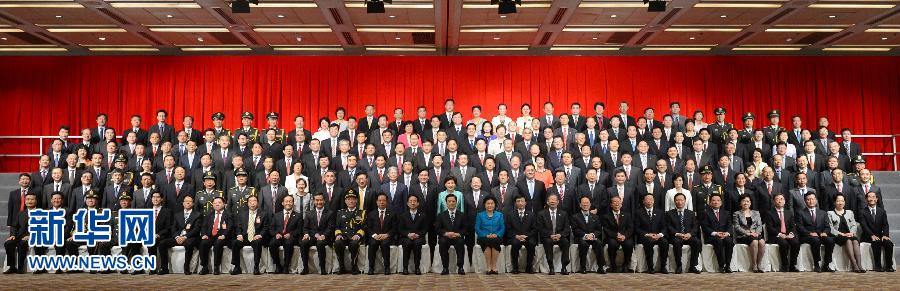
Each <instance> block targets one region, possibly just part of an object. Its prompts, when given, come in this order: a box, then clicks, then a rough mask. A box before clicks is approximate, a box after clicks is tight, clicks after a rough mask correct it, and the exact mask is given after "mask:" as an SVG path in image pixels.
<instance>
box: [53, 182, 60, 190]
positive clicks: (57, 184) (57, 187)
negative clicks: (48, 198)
mask: <svg viewBox="0 0 900 291" xmlns="http://www.w3.org/2000/svg"><path fill="white" fill-rule="evenodd" d="M54 184H55V185H56V190H54V191H56V192H59V183H54Z"/></svg>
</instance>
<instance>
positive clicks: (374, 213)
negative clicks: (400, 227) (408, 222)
mask: <svg viewBox="0 0 900 291" xmlns="http://www.w3.org/2000/svg"><path fill="white" fill-rule="evenodd" d="M397 213H400V214H399V215H404V214H406V215H405V216H406V217H407V218H409V212H408V211H401V212H397ZM398 220H399V217H398V214H395V213H394V212H393V211H391V209H390V208H387V209H385V211H384V223H382V222H381V221H380V219H379V217H378V208H375V209H370V210H367V211H366V237H367V238H368V239H369V241H370V242H371V241H373V240H374V239H372V235H374V234H387V235H388V241H392V240H393V239H394V237H395V236H396V235H397V225H396V224H397V221H398Z"/></svg>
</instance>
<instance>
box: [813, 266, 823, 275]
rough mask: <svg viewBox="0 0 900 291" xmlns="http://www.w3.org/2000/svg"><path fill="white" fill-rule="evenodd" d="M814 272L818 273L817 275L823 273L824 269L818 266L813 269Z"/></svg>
mask: <svg viewBox="0 0 900 291" xmlns="http://www.w3.org/2000/svg"><path fill="white" fill-rule="evenodd" d="M813 272H816V273H822V269H821V268H819V266H818V265H817V266H814V267H813Z"/></svg>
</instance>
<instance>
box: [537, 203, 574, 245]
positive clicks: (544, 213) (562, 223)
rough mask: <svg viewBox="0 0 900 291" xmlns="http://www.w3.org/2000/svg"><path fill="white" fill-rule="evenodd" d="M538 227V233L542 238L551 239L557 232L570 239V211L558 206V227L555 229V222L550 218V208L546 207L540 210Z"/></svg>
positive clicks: (563, 237)
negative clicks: (567, 211)
mask: <svg viewBox="0 0 900 291" xmlns="http://www.w3.org/2000/svg"><path fill="white" fill-rule="evenodd" d="M537 216H538V217H537V223H536V224H537V225H536V226H537V229H538V234H539V235H540V239H542V240H543V239H549V237H550V235H552V234H554V233H556V234H559V235H561V238H562V239H568V238H569V235H570V234H571V228H570V227H569V218H571V216H569V214H568V213H566V212H565V211H563V210H562V209H559V208H557V210H556V229H553V222H552V221H551V220H550V210H549V209H544V210H541V211H540V212H538V215H537Z"/></svg>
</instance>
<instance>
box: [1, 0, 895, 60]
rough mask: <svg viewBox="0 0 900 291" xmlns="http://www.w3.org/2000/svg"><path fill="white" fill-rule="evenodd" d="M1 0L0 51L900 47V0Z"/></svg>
mask: <svg viewBox="0 0 900 291" xmlns="http://www.w3.org/2000/svg"><path fill="white" fill-rule="evenodd" d="M522 2H523V5H522V6H519V7H518V13H515V14H507V15H499V14H497V7H496V6H492V5H490V1H489V0H435V1H426V0H394V4H387V5H386V8H387V12H386V13H384V14H368V13H366V8H365V5H364V2H363V1H362V0H345V1H339V0H317V1H314V0H277V1H275V0H260V5H259V6H256V5H251V13H249V14H232V13H231V9H230V6H229V5H230V1H223V0H193V1H191V0H107V1H103V0H0V54H6V55H20V54H51V55H56V54H63V55H94V54H122V53H127V54H162V55H168V54H298V55H382V54H389V55H504V54H516V55H642V54H673V53H676V54H701V55H703V54H713V55H728V54H801V55H832V54H865V55H897V54H898V52H900V1H877V0H855V1H851V0H818V1H816V0H805V1H789V0H701V1H698V0H671V1H668V9H667V11H666V12H648V11H647V8H646V5H645V4H643V2H642V0H609V1H599V0H590V1H588V0H555V1H541V0H522Z"/></svg>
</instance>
